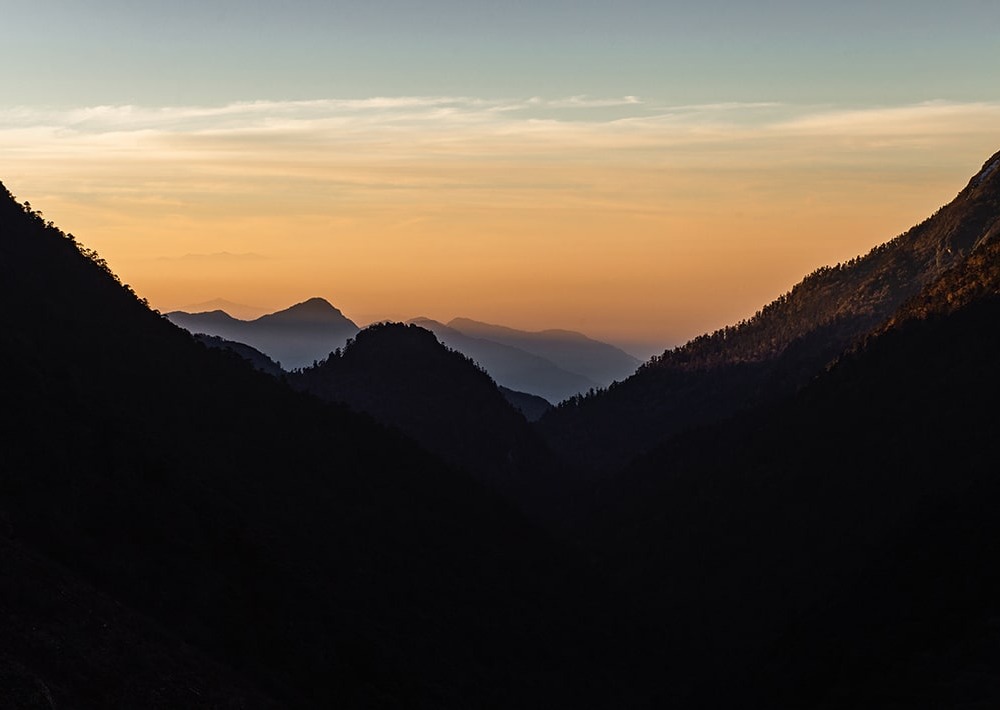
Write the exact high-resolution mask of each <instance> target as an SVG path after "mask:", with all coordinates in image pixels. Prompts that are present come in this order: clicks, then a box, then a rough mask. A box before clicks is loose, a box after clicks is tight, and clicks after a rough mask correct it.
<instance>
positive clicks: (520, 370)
mask: <svg viewBox="0 0 1000 710" xmlns="http://www.w3.org/2000/svg"><path fill="white" fill-rule="evenodd" d="M409 322H410V323H414V324H416V325H419V326H420V327H421V328H426V329H427V330H429V331H431V332H432V333H434V334H435V335H436V336H437V337H438V339H439V340H440V341H441V342H442V343H444V344H445V345H447V346H448V347H449V348H454V349H455V350H458V351H459V352H461V353H463V354H465V355H468V356H469V357H470V358H472V359H473V360H475V361H476V362H477V363H479V365H480V366H481V367H482V368H483V369H485V370H486V371H487V372H488V373H490V375H491V376H492V377H493V379H495V380H496V381H497V383H499V384H500V385H503V386H504V387H509V388H510V389H513V390H517V391H519V392H530V393H531V394H537V395H539V396H541V397H544V398H545V399H547V400H549V401H550V402H559V401H562V400H563V399H565V398H566V397H570V396H572V395H574V394H577V393H579V392H587V391H588V390H590V389H593V388H594V387H596V386H597V384H596V383H594V382H592V381H591V380H588V379H587V378H586V377H583V376H582V375H578V374H576V373H574V372H568V371H566V370H563V369H562V368H560V367H559V366H557V365H556V364H555V363H553V362H551V361H549V360H546V359H545V358H543V357H539V356H538V355H532V354H531V353H529V352H525V351H524V350H521V349H520V348H515V347H512V346H510V345H504V344H502V343H496V342H493V341H491V340H483V339H481V338H473V337H469V336H468V335H465V334H464V333H461V332H459V331H457V330H455V329H454V328H449V327H448V326H446V325H443V324H441V323H439V322H438V321H435V320H431V319H430V318H414V319H412V320H411V321H409Z"/></svg>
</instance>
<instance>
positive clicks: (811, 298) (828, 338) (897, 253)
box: [540, 154, 1000, 469]
mask: <svg viewBox="0 0 1000 710" xmlns="http://www.w3.org/2000/svg"><path fill="white" fill-rule="evenodd" d="M998 155H1000V154H998ZM997 160H998V157H997V156H994V157H993V158H991V159H990V160H989V161H988V162H987V163H986V165H985V166H984V168H983V170H982V171H980V173H979V174H978V175H977V176H976V177H974V178H973V179H972V180H971V181H970V182H969V185H968V186H967V187H966V188H965V189H964V190H962V191H961V193H959V195H958V196H957V197H956V198H955V200H954V201H953V202H952V203H950V204H949V205H947V206H945V207H943V208H941V209H940V210H939V211H938V212H937V213H936V214H935V215H934V216H933V217H931V218H929V219H927V220H926V221H924V222H923V223H921V224H920V225H918V226H916V227H914V228H912V229H910V230H909V231H907V232H906V233H905V234H903V235H901V236H899V237H897V238H895V239H893V240H892V241H890V242H887V243H885V244H883V245H881V246H878V247H875V248H874V249H872V250H871V251H870V252H869V253H868V254H867V255H865V256H863V257H858V258H856V259H852V260H851V261H849V262H847V263H846V264H838V265H837V266H834V267H823V268H821V269H818V270H816V271H815V272H813V273H812V274H810V275H809V276H807V277H806V278H805V279H804V280H803V281H802V282H801V283H799V284H798V285H796V286H795V287H794V288H793V289H792V290H791V291H790V292H789V293H787V294H786V295H784V296H782V297H780V298H778V299H777V300H776V301H774V302H773V303H771V304H769V305H767V306H765V307H764V308H763V309H762V310H761V311H759V312H758V313H757V314H756V315H755V316H754V317H753V318H751V319H749V320H747V321H743V322H740V323H738V324H737V325H735V326H731V327H726V328H723V329H721V330H718V331H716V332H714V333H712V334H709V335H703V336H700V337H698V338H695V339H694V340H692V341H691V342H689V343H687V344H686V345H683V346H681V347H678V348H675V349H673V350H668V351H667V352H665V353H664V354H663V355H661V356H659V357H656V358H653V359H651V360H650V361H649V362H648V363H646V364H644V365H643V366H642V367H640V368H639V371H638V372H637V373H636V374H635V375H634V376H633V377H630V378H628V379H627V380H625V381H624V382H622V383H620V384H618V385H615V386H612V387H610V388H609V389H608V390H606V391H603V392H600V393H598V394H597V395H596V396H592V397H578V398H575V399H573V400H570V401H569V402H566V403H564V404H563V406H561V407H559V408H558V409H557V410H554V411H552V412H550V413H549V414H547V415H546V416H545V417H543V419H542V420H541V422H540V426H541V430H542V431H543V432H544V433H545V435H546V438H547V440H548V441H549V442H550V444H551V445H552V446H553V448H555V449H556V450H557V451H558V452H560V453H562V454H564V455H565V456H567V457H570V458H572V459H573V460H574V461H575V462H577V464H578V465H584V466H590V467H591V468H596V469H601V468H614V467H616V466H620V465H622V464H623V463H624V462H625V461H627V460H628V459H630V458H632V457H634V456H635V455H636V454H638V453H640V452H642V451H645V450H648V449H649V448H651V447H652V446H654V445H655V444H656V443H657V442H659V441H662V440H663V439H664V438H665V437H666V436H668V435H670V434H671V433H674V432H676V431H679V430H681V429H683V428H685V427H688V426H691V425H694V424H698V423H704V422H710V421H714V420H717V419H719V418H721V417H724V416H727V415H729V414H732V413H733V412H735V411H738V410H740V409H743V408H746V407H749V406H752V405H754V404H756V403H762V402H767V401H770V400H772V399H774V398H775V397H777V396H780V395H782V394H788V393H791V392H794V391H795V390H796V389H797V388H798V387H800V386H802V385H803V384H805V383H806V382H808V381H809V379H810V378H812V377H814V376H815V375H816V374H817V373H819V372H821V371H822V370H823V368H824V367H826V366H827V365H828V364H829V363H830V362H832V361H833V360H835V359H836V358H837V357H838V356H839V355H840V354H841V353H843V352H844V351H845V350H847V349H849V348H851V347H852V346H853V345H854V344H856V343H857V342H858V341H859V340H861V339H862V338H863V337H864V336H865V335H867V334H868V333H871V332H873V331H874V330H876V329H878V328H879V327H880V326H881V325H882V324H884V323H886V322H887V321H888V320H889V319H890V317H891V316H892V315H893V314H894V313H895V312H896V310H897V309H898V308H900V307H901V306H902V304H903V303H904V302H906V301H908V299H911V298H913V297H914V296H916V295H917V294H918V293H919V292H920V291H921V290H922V289H923V288H924V287H925V286H927V285H928V284H931V283H932V282H934V281H935V280H937V279H939V278H942V277H943V276H945V275H946V274H947V273H948V272H949V270H953V269H955V268H956V267H960V266H961V265H962V263H963V262H965V261H966V260H967V259H969V258H970V257H971V256H973V255H975V253H976V250H977V249H978V248H980V245H982V244H983V243H984V240H986V239H987V238H988V236H989V235H991V234H993V233H994V232H995V230H996V229H997V218H998V214H1000V213H998V208H1000V171H997V170H996V169H995V167H992V166H995V165H996V164H997V163H996V161H997Z"/></svg>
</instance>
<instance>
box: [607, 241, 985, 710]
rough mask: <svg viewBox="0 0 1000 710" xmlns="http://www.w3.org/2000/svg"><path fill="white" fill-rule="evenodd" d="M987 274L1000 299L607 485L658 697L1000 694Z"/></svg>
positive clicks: (648, 459)
mask: <svg viewBox="0 0 1000 710" xmlns="http://www.w3.org/2000/svg"><path fill="white" fill-rule="evenodd" d="M977 271H978V270H977ZM990 271H991V272H992V276H987V277H986V278H985V281H986V282H988V283H989V284H990V286H989V288H990V289H991V291H992V294H994V295H987V296H982V297H979V298H976V299H972V300H970V301H969V303H968V304H966V305H963V306H961V307H959V308H957V309H948V311H949V312H948V314H947V315H940V314H937V313H930V314H927V315H926V317H924V318H923V319H920V318H908V319H905V320H902V321H900V323H898V324H897V325H895V326H893V327H892V328H890V329H888V330H886V331H884V332H882V333H881V334H880V335H878V336H877V337H873V338H870V339H869V340H868V341H867V342H866V343H865V344H864V346H862V347H861V348H860V349H859V350H858V351H857V352H855V353H853V354H851V355H848V356H845V357H844V358H842V359H841V360H840V361H839V362H838V363H837V364H836V365H835V366H834V367H833V369H832V370H831V371H830V372H828V373H825V374H823V375H822V376H820V377H819V378H818V379H817V380H816V381H814V382H813V383H811V384H810V385H809V386H807V387H806V388H805V389H804V390H802V391H800V392H799V393H798V395H797V396H795V397H794V398H792V399H790V400H788V401H784V402H781V403H778V404H775V405H773V406H771V407H769V408H758V409H755V410H753V411H752V412H748V413H745V414H742V415H739V416H737V417H735V418H734V419H732V420H730V421H727V422H724V423H720V424H716V425H713V426H710V427H706V428H702V429H698V430H694V431H690V432H687V433H685V434H682V435H679V436H677V437H675V438H674V439H673V440H671V441H670V442H668V443H667V444H665V445H663V446H661V447H659V448H657V449H655V450H654V451H653V452H651V453H649V454H648V455H646V456H645V457H643V458H642V459H641V460H639V461H638V462H636V463H635V464H634V465H633V466H631V467H630V468H629V469H628V470H627V471H626V472H625V473H624V474H622V475H620V476H619V477H617V478H616V479H615V480H614V481H613V482H611V483H609V484H608V485H607V486H606V487H605V489H604V491H603V493H602V494H601V496H600V497H599V500H600V501H601V502H602V505H603V506H604V507H603V510H602V512H601V514H600V515H599V516H598V520H599V522H598V524H596V525H595V527H594V529H593V530H592V532H591V535H592V540H593V544H594V546H595V548H596V549H597V550H599V553H598V558H599V560H600V562H599V564H601V565H602V566H603V567H605V568H606V569H607V570H608V571H609V573H611V574H614V575H617V578H618V588H619V590H620V593H621V594H622V595H623V603H626V602H625V600H628V599H631V601H632V603H633V604H634V605H635V606H637V607H638V608H643V609H646V610H648V613H649V616H648V617H647V619H648V622H649V624H650V626H651V627H652V628H654V629H656V637H657V638H660V639H663V640H664V642H663V643H662V644H661V645H659V646H658V647H655V646H651V647H650V650H651V652H653V653H656V654H658V656H657V659H656V660H655V661H653V662H654V663H658V664H659V665H660V667H662V668H664V669H665V672H664V675H663V677H662V681H661V685H660V689H659V698H658V702H660V703H662V705H663V706H665V707H694V706H697V707H734V706H739V707H759V708H773V707H795V708H834V707H837V708H840V707H844V708H847V707H850V708H862V707H864V708H869V707H870V708H876V707H879V708H883V707H898V708H917V707H919V708H924V707H926V708H932V707H933V708H958V707H963V708H964V707H996V706H997V705H998V703H1000V671H998V670H997V669H998V668H1000V665H998V663H1000V631H998V627H997V619H998V618H1000V573H998V569H1000V567H998V566H997V562H998V560H1000V518H998V516H997V515H996V510H997V509H998V507H1000V478H998V476H997V471H998V468H997V457H996V431H997V426H998V424H1000V418H998V415H997V410H996V402H997V401H998V397H1000V372H998V370H997V367H996V363H997V362H1000V329H998V327H997V325H998V323H1000V298H998V297H997V296H996V295H995V294H996V290H997V288H998V287H1000V281H998V280H997V279H996V277H995V274H996V262H995V261H993V262H992V264H991V266H990ZM978 273H980V274H983V272H982V271H978ZM932 288H933V287H932ZM934 290H935V291H936V289H934ZM654 647H655V648H656V650H655V651H654V650H653V649H654ZM721 676H724V677H725V682H724V683H722V682H720V677H721Z"/></svg>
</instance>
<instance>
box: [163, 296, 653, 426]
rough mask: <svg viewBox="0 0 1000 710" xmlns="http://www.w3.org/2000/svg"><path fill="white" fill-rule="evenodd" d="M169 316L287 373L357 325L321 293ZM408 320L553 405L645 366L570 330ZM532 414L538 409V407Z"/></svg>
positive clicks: (322, 354)
mask: <svg viewBox="0 0 1000 710" xmlns="http://www.w3.org/2000/svg"><path fill="white" fill-rule="evenodd" d="M210 303H214V302H210ZM224 303H225V302H223V303H221V304H220V305H224ZM166 315H167V318H169V319H170V320H171V321H172V322H173V323H176V324H177V325H179V326H181V327H182V328H185V329H187V330H188V331H190V332H192V333H204V334H207V335H214V336H218V337H221V338H223V339H225V340H229V341H235V342H239V343H245V344H246V345H249V346H251V347H253V348H255V349H257V350H260V351H261V352H263V353H265V354H266V355H268V356H269V357H270V358H271V359H273V360H276V361H277V362H278V363H279V364H280V366H281V367H282V368H283V369H285V370H292V369H296V368H302V367H308V366H310V365H312V364H313V363H314V362H318V361H321V360H325V359H326V358H327V356H329V355H330V353H332V352H333V351H334V350H336V349H338V348H343V347H344V345H345V344H346V341H347V339H348V338H352V337H354V336H355V335H356V334H357V332H358V330H359V329H358V326H357V325H355V323H354V322H353V321H351V320H350V319H348V318H346V317H345V316H344V315H343V314H342V313H341V312H340V311H339V310H338V309H336V308H335V307H334V306H333V305H331V304H330V303H329V302H328V301H326V300H324V299H322V298H311V299H309V300H308V301H305V302H303V303H299V304H296V305H294V306H292V307H291V308H288V309H286V310H284V311H279V312H277V313H272V314H269V315H264V316H261V317H258V318H256V319H254V320H247V321H244V320H240V319H237V318H233V317H232V316H231V315H230V314H228V313H226V312H225V310H222V309H217V310H212V311H208V312H204V313H188V312H185V311H172V312H170V313H167V314H166ZM410 322H411V323H415V324H417V325H420V326H421V327H423V328H426V329H428V330H430V331H432V332H433V333H434V334H435V335H437V337H438V338H439V339H440V340H441V341H442V342H443V343H445V345H447V346H449V347H451V348H454V349H455V350H458V351H459V352H461V353H463V354H465V355H468V356H469V357H471V358H472V359H473V360H475V361H476V362H477V363H479V365H480V366H482V367H483V368H484V369H485V370H486V371H487V372H489V373H490V375H491V376H492V377H493V378H495V379H496V381H497V382H498V383H499V384H500V385H502V386H503V387H506V388H508V389H511V390H514V391H515V392H523V393H530V394H534V395H537V396H540V397H542V398H544V399H545V400H547V401H548V402H560V401H562V400H563V399H566V398H567V397H571V396H573V395H575V394H579V393H583V392H588V391H590V390H591V389H595V388H598V387H602V386H606V385H608V384H610V383H611V382H613V381H615V380H620V379H624V378H625V377H627V376H628V375H630V374H631V373H633V372H634V371H635V369H636V367H638V365H639V361H638V360H637V359H636V358H634V357H632V356H631V355H629V354H628V353H626V352H624V351H623V350H620V349H619V348H616V347H614V346H613V345H609V344H607V343H602V342H600V341H597V340H593V339H591V338H588V337H587V336H585V335H583V334H582V333H576V332H573V331H569V330H545V331H539V332H528V331H522V330H515V329H513V328H507V327H504V326H499V325H491V324H488V323H480V322H478V321H474V320H470V319H468V318H456V319H454V320H452V321H450V322H449V323H448V325H444V324H442V323H439V322H437V321H433V320H430V319H428V318H414V319H413V320H411V321H410ZM532 411H533V412H534V413H536V414H537V412H538V408H537V407H534V408H532Z"/></svg>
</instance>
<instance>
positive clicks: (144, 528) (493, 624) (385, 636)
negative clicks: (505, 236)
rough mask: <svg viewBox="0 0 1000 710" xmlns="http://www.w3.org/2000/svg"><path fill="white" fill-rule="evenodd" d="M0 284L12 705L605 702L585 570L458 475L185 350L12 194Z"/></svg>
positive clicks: (240, 366)
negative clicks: (16, 690) (16, 691)
mask: <svg viewBox="0 0 1000 710" xmlns="http://www.w3.org/2000/svg"><path fill="white" fill-rule="evenodd" d="M0 298H2V300H3V303H4V308H3V309H0V371H2V372H4V373H7V375H8V377H7V379H6V381H5V384H4V388H3V391H4V406H3V407H2V408H0V451H2V452H3V454H2V465H0V521H2V523H3V529H4V530H5V534H6V535H7V536H8V537H12V538H13V539H14V540H15V541H16V545H15V547H13V548H10V550H9V551H8V548H7V547H6V546H2V545H0V548H2V549H0V554H2V555H3V561H4V565H5V566H4V571H5V572H6V570H7V567H6V564H8V563H10V564H11V565H13V569H14V570H15V572H14V574H16V575H17V576H16V579H15V583H14V584H13V585H11V586H5V588H4V590H3V592H0V600H2V607H3V613H2V614H0V617H2V618H0V626H2V627H3V630H4V631H5V633H4V634H3V641H2V642H0V672H2V673H4V674H5V677H7V678H11V677H14V678H15V680H16V681H17V682H19V683H20V684H21V687H22V688H23V692H22V693H21V695H20V696H19V697H22V698H25V697H29V696H30V697H36V696H37V695H38V694H39V693H40V694H41V695H42V696H44V695H45V692H46V691H48V692H50V693H51V694H52V702H51V703H49V705H55V706H56V707H77V708H89V707H94V708H96V707H102V708H103V707H116V706H117V707H165V706H167V707H180V706H182V707H206V708H207V707H223V706H231V707H259V706H262V705H265V704H266V702H267V701H266V700H264V701H258V700H257V698H261V697H264V698H271V699H273V700H274V704H275V705H278V706H281V707H324V708H325V707H334V706H336V707H417V708H419V707H434V708H439V707H470V706H473V707H524V706H535V707H553V706H558V705H563V706H567V705H569V706H572V705H574V704H580V703H584V704H587V703H589V704H598V705H600V704H601V702H600V701H599V700H597V699H598V698H601V697H602V695H601V693H602V687H607V685H606V683H605V680H606V678H607V676H608V674H613V673H614V671H613V670H612V669H613V665H607V664H604V663H599V662H598V660H597V659H598V656H597V655H596V654H597V653H598V651H600V649H602V648H604V647H609V645H608V643H607V641H606V637H605V636H604V635H603V634H604V633H605V632H604V631H602V630H601V627H602V624H604V622H603V621H602V616H603V615H595V614H593V613H592V611H591V610H590V609H589V608H586V604H587V603H588V602H587V601H586V599H587V598H588V597H587V594H588V593H589V592H590V591H592V590H593V589H594V585H593V584H592V583H590V582H589V581H587V580H586V579H585V578H583V577H582V576H579V575H578V574H577V573H576V572H574V571H573V570H574V569H575V568H574V566H573V564H572V562H571V561H570V559H569V558H567V556H566V555H565V551H564V550H562V548H560V547H558V546H556V545H554V544H553V543H552V542H550V541H549V540H548V539H547V538H546V537H545V536H544V535H542V534H540V533H539V532H537V531H536V530H535V529H534V528H533V527H532V526H530V525H528V524H527V523H526V522H525V521H524V519H523V518H522V517H521V516H519V515H517V514H515V513H514V512H513V511H512V510H511V509H510V508H509V507H508V506H507V505H506V504H505V503H503V502H502V501H501V500H499V499H498V498H497V497H496V496H494V495H492V494H490V493H489V492H487V491H485V490H484V489H483V488H482V487H481V486H479V485H478V484H476V483H474V482H473V481H472V480H471V479H470V478H469V477H468V476H466V475H462V474H458V473H456V472H454V471H452V470H451V469H449V468H448V467H446V466H445V465H444V464H443V463H441V462H440V461H439V460H438V459H435V458H433V457H431V456H430V455H428V454H426V453H425V452H423V451H422V450H421V449H420V448H418V447H417V446H416V445H414V444H412V443H411V442H410V441H409V440H407V439H405V438H404V437H402V436H401V435H399V434H395V433H393V432H391V431H388V430H386V429H384V428H383V427H381V426H378V425H376V424H375V423H374V422H373V421H371V420H370V419H369V418H367V417H363V416H360V415H356V414H353V413H351V412H349V411H347V410H346V409H344V408H342V407H337V406H334V405H330V404H326V403H323V402H320V401H319V400H317V399H315V398H313V397H310V396H307V395H304V394H300V393H296V392H293V391H292V390H290V389H289V388H288V387H286V386H285V385H284V384H283V383H282V382H281V381H279V380H277V379H275V378H272V377H268V376H266V375H263V374H262V373H259V372H256V371H255V370H254V369H253V368H252V367H251V366H250V365H249V364H248V363H246V362H244V361H242V360H240V359H239V358H235V357H233V356H232V354H230V353H227V352H224V351H221V350H217V349H212V348H206V347H204V346H202V345H201V344H199V343H197V342H196V341H195V340H194V339H193V338H192V337H191V336H190V335H188V334H187V333H185V332H184V331H182V330H180V329H178V328H177V327H175V326H174V325H172V324H171V323H170V322H168V321H167V320H166V319H165V318H162V317H160V316H158V315H157V314H155V313H154V312H152V311H151V310H149V308H148V307H147V306H146V305H145V304H144V303H143V302H142V301H141V300H140V299H139V298H138V297H136V296H135V294H134V293H132V292H131V291H130V290H129V289H128V288H127V287H124V286H122V285H121V284H120V283H119V282H118V281H117V279H116V278H115V277H114V276H113V275H112V274H111V272H110V271H109V269H108V267H107V265H106V264H105V263H104V262H103V261H102V260H100V259H99V258H98V257H97V256H96V254H94V253H93V252H89V251H87V250H86V249H83V248H82V247H80V246H79V245H78V244H76V243H75V242H74V240H72V239H71V238H70V237H68V236H66V235H64V234H62V233H61V232H60V231H59V230H57V229H55V228H54V227H53V226H51V225H46V224H45V222H44V220H43V219H42V217H41V216H40V215H39V214H38V213H35V212H33V211H31V210H30V209H23V208H22V207H21V206H20V205H18V204H17V203H16V202H14V200H13V199H12V198H11V197H10V196H9V195H8V194H7V193H6V191H3V192H0ZM22 552H23V553H24V555H26V557H24V559H21V558H20V557H19V556H20V555H21V554H22ZM36 558H38V559H41V560H42V562H41V563H40V564H38V565H36V564H35V563H34V562H32V561H31V560H33V559H36ZM11 560H13V562H11ZM0 575H2V573H0ZM49 607H51V608H49ZM104 623H108V624H109V625H110V626H111V627H112V628H110V629H109V630H105V629H104V626H103V624H104ZM8 630H10V631H11V635H7V633H6V631H8ZM50 634H51V635H50ZM105 644H123V646H119V647H115V648H109V647H108V646H106V645H105ZM201 657H204V658H206V659H207V661H206V663H205V664H200V663H199V662H198V659H199V658H201ZM76 660H81V661H82V662H81V663H80V664H79V665H75V662H76ZM581 676H582V677H581ZM36 691H37V692H36ZM39 702H48V701H47V700H42V701H39Z"/></svg>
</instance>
